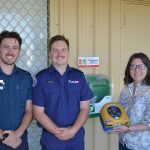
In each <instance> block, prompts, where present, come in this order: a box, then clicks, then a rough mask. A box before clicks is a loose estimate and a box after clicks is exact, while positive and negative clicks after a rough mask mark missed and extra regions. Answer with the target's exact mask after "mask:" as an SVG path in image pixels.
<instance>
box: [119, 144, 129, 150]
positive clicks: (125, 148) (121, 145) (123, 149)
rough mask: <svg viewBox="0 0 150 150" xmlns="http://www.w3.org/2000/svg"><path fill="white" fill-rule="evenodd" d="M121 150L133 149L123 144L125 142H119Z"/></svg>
mask: <svg viewBox="0 0 150 150" xmlns="http://www.w3.org/2000/svg"><path fill="white" fill-rule="evenodd" d="M119 150H131V149H128V148H127V147H126V145H123V144H121V143H119Z"/></svg>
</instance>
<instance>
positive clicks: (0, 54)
mask: <svg viewBox="0 0 150 150" xmlns="http://www.w3.org/2000/svg"><path fill="white" fill-rule="evenodd" d="M19 54H20V47H19V42H18V41H17V40H16V39H15V38H4V39H3V40H2V42H1V45H0V63H1V65H5V66H6V65H9V66H11V65H12V66H13V65H14V64H15V62H16V60H17V58H18V56H19Z"/></svg>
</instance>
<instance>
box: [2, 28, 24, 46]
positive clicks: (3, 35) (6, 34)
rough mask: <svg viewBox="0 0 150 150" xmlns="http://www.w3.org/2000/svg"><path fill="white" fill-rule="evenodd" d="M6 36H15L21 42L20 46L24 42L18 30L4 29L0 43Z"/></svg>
mask: <svg viewBox="0 0 150 150" xmlns="http://www.w3.org/2000/svg"><path fill="white" fill-rule="evenodd" d="M5 38H15V39H16V40H17V41H18V42H19V48H20V47H21V44H22V39H21V37H20V35H19V34H18V33H17V32H9V31H3V32H1V33H0V45H1V43H2V41H3V39H5Z"/></svg>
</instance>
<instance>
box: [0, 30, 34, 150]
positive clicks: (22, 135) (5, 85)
mask: <svg viewBox="0 0 150 150" xmlns="http://www.w3.org/2000/svg"><path fill="white" fill-rule="evenodd" d="M21 44H22V39H21V37H20V36H19V34H18V33H16V32H9V31H3V32H1V33H0V150H14V149H16V150H28V143H27V131H26V129H27V127H28V126H29V124H30V122H31V120H32V101H31V99H32V78H31V75H30V74H29V73H28V72H26V71H25V70H22V69H20V68H18V67H17V66H16V65H15V62H16V60H17V58H18V57H19V54H20V49H21ZM5 135H8V136H7V137H6V138H5V139H4V140H2V139H3V137H5Z"/></svg>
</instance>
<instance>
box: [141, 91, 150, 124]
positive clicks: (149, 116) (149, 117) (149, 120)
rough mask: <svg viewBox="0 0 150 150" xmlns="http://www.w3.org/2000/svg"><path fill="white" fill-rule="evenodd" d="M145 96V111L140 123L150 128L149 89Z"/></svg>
mask: <svg viewBox="0 0 150 150" xmlns="http://www.w3.org/2000/svg"><path fill="white" fill-rule="evenodd" d="M145 95H147V96H146V106H147V109H146V111H145V115H144V116H143V117H144V118H143V121H142V123H145V124H147V125H148V126H149V127H150V89H149V90H148V92H147V93H145Z"/></svg>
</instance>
